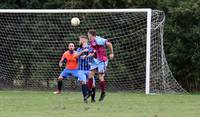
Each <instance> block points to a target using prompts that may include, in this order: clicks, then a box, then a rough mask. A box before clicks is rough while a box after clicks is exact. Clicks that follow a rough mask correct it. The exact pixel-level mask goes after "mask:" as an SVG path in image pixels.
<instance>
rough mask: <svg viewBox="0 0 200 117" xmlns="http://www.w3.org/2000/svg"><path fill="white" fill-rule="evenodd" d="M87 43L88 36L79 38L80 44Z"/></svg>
mask: <svg viewBox="0 0 200 117" xmlns="http://www.w3.org/2000/svg"><path fill="white" fill-rule="evenodd" d="M87 42H88V39H87V36H85V35H81V36H79V43H80V44H84V43H87Z"/></svg>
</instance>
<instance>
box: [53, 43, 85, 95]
mask: <svg viewBox="0 0 200 117" xmlns="http://www.w3.org/2000/svg"><path fill="white" fill-rule="evenodd" d="M74 48H75V47H74V44H73V43H69V45H68V49H69V50H68V51H66V52H65V53H64V54H63V56H62V58H61V60H60V62H59V66H60V67H62V65H63V62H64V60H66V67H65V69H64V70H63V71H62V72H61V73H60V76H59V77H58V79H57V83H58V85H57V86H58V89H57V91H56V92H54V94H60V93H61V90H62V80H63V79H64V78H69V76H71V75H72V76H74V77H76V78H78V80H80V81H81V80H82V79H83V78H82V75H79V73H78V57H79V56H80V55H81V54H82V53H83V52H87V51H88V50H87V49H84V50H83V51H82V52H79V53H76V51H75V50H74Z"/></svg>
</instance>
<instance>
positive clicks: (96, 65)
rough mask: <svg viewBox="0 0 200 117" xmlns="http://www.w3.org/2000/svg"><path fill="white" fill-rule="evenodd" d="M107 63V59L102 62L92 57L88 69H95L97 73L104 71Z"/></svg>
mask: <svg viewBox="0 0 200 117" xmlns="http://www.w3.org/2000/svg"><path fill="white" fill-rule="evenodd" d="M107 65H108V60H107V61H105V62H103V61H100V60H98V59H93V61H92V64H91V67H90V70H93V69H97V71H98V73H105V72H106V67H107Z"/></svg>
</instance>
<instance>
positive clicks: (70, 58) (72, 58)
mask: <svg viewBox="0 0 200 117" xmlns="http://www.w3.org/2000/svg"><path fill="white" fill-rule="evenodd" d="M77 58H78V56H77V54H76V52H75V51H74V53H73V54H70V53H69V51H66V52H65V53H64V54H63V56H62V58H61V61H63V60H64V59H66V62H67V63H66V68H67V69H72V70H73V69H78V60H77Z"/></svg>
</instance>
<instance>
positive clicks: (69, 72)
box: [59, 68, 79, 79]
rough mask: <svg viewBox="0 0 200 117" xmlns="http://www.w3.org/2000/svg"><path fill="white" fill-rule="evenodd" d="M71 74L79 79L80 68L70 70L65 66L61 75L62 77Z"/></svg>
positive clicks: (67, 76)
mask: <svg viewBox="0 0 200 117" xmlns="http://www.w3.org/2000/svg"><path fill="white" fill-rule="evenodd" d="M70 76H74V77H76V78H78V79H79V75H78V69H74V70H70V69H67V68H65V69H64V70H63V71H62V72H61V73H60V76H59V77H62V78H69V77H70Z"/></svg>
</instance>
